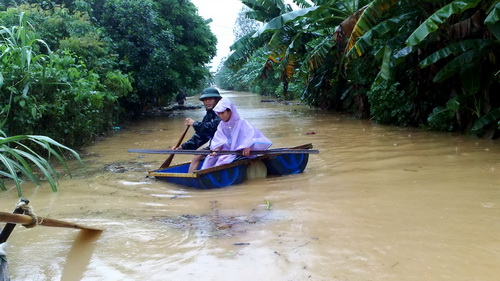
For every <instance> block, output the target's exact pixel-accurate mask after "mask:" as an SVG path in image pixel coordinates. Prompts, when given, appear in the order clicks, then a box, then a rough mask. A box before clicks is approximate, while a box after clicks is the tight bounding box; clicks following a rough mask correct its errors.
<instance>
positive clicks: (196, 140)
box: [173, 88, 222, 173]
mask: <svg viewBox="0 0 500 281" xmlns="http://www.w3.org/2000/svg"><path fill="white" fill-rule="evenodd" d="M221 98H222V97H221V96H220V94H219V91H217V89H215V88H206V89H205V90H203V92H202V93H201V96H200V101H202V102H203V105H204V106H205V109H206V111H207V113H206V114H205V117H203V120H201V121H194V120H193V119H191V118H186V119H185V120H184V125H186V126H192V127H193V129H194V135H193V136H192V137H191V138H190V139H189V140H188V141H186V142H185V143H183V144H181V146H179V147H174V148H173V149H193V150H195V149H198V148H200V147H201V146H202V145H204V144H205V143H207V142H209V141H210V139H212V138H213V136H214V134H215V131H216V130H217V126H218V125H219V122H220V118H219V116H217V114H215V112H214V110H213V109H214V107H215V106H216V105H217V103H218V102H219V100H220V99H221ZM205 149H209V148H208V147H207V148H205ZM204 157H205V156H204V155H194V156H193V158H192V159H191V164H190V165H189V170H188V172H189V173H192V172H194V171H195V170H196V169H198V167H199V166H200V163H201V161H202V160H203V158H204Z"/></svg>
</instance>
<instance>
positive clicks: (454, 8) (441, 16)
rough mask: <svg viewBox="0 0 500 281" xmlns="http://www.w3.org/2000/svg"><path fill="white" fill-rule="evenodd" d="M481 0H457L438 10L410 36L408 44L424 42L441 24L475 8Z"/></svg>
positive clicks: (413, 44)
mask: <svg viewBox="0 0 500 281" xmlns="http://www.w3.org/2000/svg"><path fill="white" fill-rule="evenodd" d="M479 2H481V0H464V1H462V0H460V1H459V0H456V1H453V2H452V3H450V4H448V5H446V6H444V7H443V8H441V9H439V10H438V11H436V12H435V13H434V14H432V15H431V16H430V17H429V18H427V19H426V20H425V21H424V22H423V23H422V24H421V25H420V26H419V27H418V28H417V29H415V31H414V32H413V33H412V34H411V35H410V37H408V39H407V40H406V44H407V45H408V46H415V45H418V44H419V43H420V42H422V41H423V40H424V39H425V38H426V37H427V36H428V35H429V34H431V33H433V32H436V31H437V30H438V29H439V26H440V25H441V24H442V23H443V22H445V21H446V20H447V19H448V18H450V17H451V16H452V15H454V14H458V13H462V12H463V11H465V10H468V9H471V8H474V7H476V6H477V4H479Z"/></svg>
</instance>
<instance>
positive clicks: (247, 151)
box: [242, 147, 252, 156]
mask: <svg viewBox="0 0 500 281" xmlns="http://www.w3.org/2000/svg"><path fill="white" fill-rule="evenodd" d="M250 150H252V149H251V148H250V147H247V148H245V149H243V152H242V155H243V156H249V155H250Z"/></svg>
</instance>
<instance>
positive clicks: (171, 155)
mask: <svg viewBox="0 0 500 281" xmlns="http://www.w3.org/2000/svg"><path fill="white" fill-rule="evenodd" d="M188 130H189V125H188V126H187V127H186V130H184V133H183V134H182V136H181V138H180V139H179V141H178V142H177V144H176V145H175V147H179V146H180V145H181V143H182V140H183V139H184V137H185V136H186V133H187V131H188ZM174 151H176V150H174ZM174 156H175V154H174V153H172V154H170V156H169V157H168V158H167V160H165V162H163V164H161V166H160V169H164V168H167V167H170V163H172V159H174Z"/></svg>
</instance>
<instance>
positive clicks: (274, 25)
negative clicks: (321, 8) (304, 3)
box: [253, 6, 318, 37]
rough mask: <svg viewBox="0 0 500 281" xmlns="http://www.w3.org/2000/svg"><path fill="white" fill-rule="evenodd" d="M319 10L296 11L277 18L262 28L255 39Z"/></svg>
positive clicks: (312, 8)
mask: <svg viewBox="0 0 500 281" xmlns="http://www.w3.org/2000/svg"><path fill="white" fill-rule="evenodd" d="M316 9H318V6H313V7H309V8H304V9H300V10H296V11H293V12H289V13H286V14H283V15H280V16H277V17H275V18H274V19H272V20H271V21H269V22H268V23H266V24H265V25H264V26H263V27H261V28H260V29H259V30H257V32H255V34H254V35H253V37H259V36H260V35H261V34H263V33H264V32H266V31H272V30H276V29H281V28H283V27H284V26H285V24H286V23H288V22H290V21H293V20H296V19H297V18H300V17H304V16H307V14H308V13H309V12H312V11H314V10H316Z"/></svg>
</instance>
